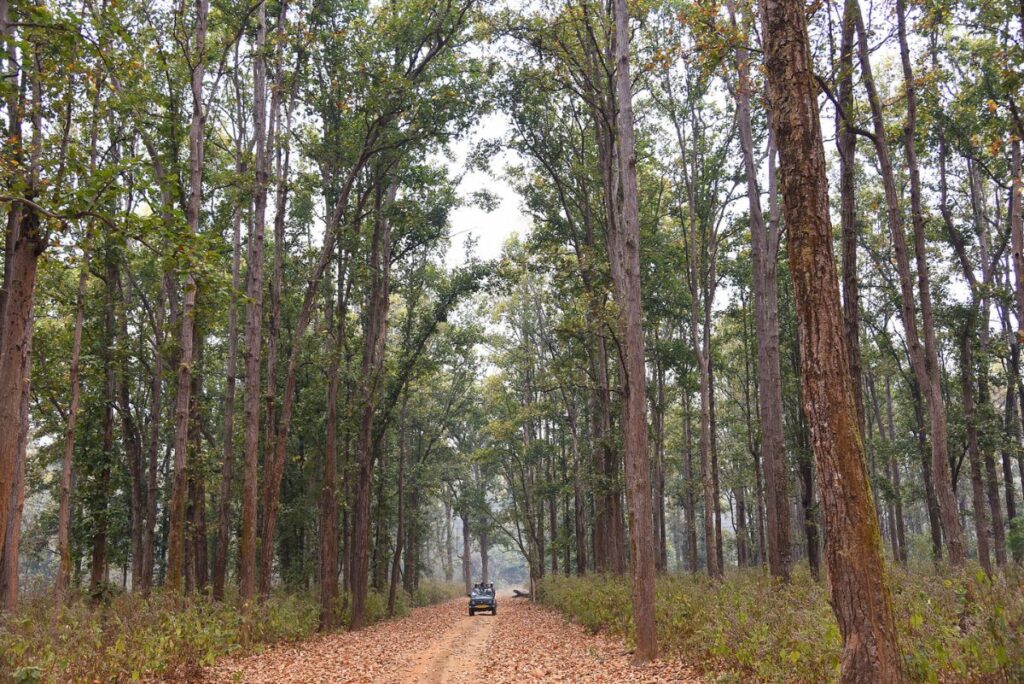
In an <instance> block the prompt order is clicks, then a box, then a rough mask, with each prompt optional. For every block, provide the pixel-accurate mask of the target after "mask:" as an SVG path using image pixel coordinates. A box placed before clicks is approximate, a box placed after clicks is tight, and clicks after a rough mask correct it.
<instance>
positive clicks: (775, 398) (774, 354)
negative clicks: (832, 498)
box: [730, 3, 791, 581]
mask: <svg viewBox="0 0 1024 684" xmlns="http://www.w3.org/2000/svg"><path fill="white" fill-rule="evenodd" d="M731 4H732V3H730V5H731ZM730 14H732V15H733V16H732V23H733V25H734V26H735V25H736V17H735V13H734V11H733V8H732V6H730ZM736 62H737V65H738V72H739V77H738V81H737V83H736V90H735V98H736V127H737V131H738V133H739V138H740V148H741V150H742V153H743V169H744V173H745V174H746V180H747V198H748V201H749V204H750V235H751V244H752V252H753V255H752V261H753V266H754V307H755V309H756V313H757V315H756V326H757V390H758V391H757V399H758V416H759V417H760V423H761V444H760V455H761V456H762V457H763V458H764V468H765V484H766V485H767V490H768V491H767V498H766V504H767V511H766V513H767V518H768V519H767V527H768V539H767V544H768V569H769V572H770V573H771V575H772V576H773V577H778V578H779V579H781V580H783V581H788V580H789V571H790V563H791V559H790V540H789V495H788V492H787V491H786V490H787V480H788V478H787V477H786V454H785V445H784V442H783V436H782V405H783V404H782V370H781V367H780V363H779V312H778V309H779V285H778V278H777V270H776V263H777V261H778V249H779V226H778V222H777V221H771V222H769V223H768V224H766V223H765V220H764V213H763V212H762V210H761V190H760V187H759V185H758V182H757V167H756V165H755V163H754V135H753V126H752V124H751V115H750V89H751V84H750V66H749V65H750V60H749V53H748V50H747V46H746V41H745V40H744V42H743V44H742V45H741V47H738V48H737V50H736ZM769 154H771V153H769ZM773 190H774V188H773Z"/></svg>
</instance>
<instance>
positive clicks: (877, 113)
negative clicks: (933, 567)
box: [855, 7, 966, 565]
mask: <svg viewBox="0 0 1024 684" xmlns="http://www.w3.org/2000/svg"><path fill="white" fill-rule="evenodd" d="M855 21H856V27H857V36H858V49H859V53H860V64H861V71H862V73H863V80H864V86H865V88H866V89H867V92H868V101H869V103H870V105H871V118H872V122H873V124H874V143H875V151H876V153H877V156H878V165H879V169H880V171H881V175H882V184H883V187H884V190H885V200H886V209H887V212H886V213H887V220H888V224H889V232H890V236H891V238H892V246H893V256H894V258H895V261H896V271H897V274H898V276H899V283H900V294H901V307H900V319H901V321H902V322H903V328H904V332H905V335H906V340H907V349H908V352H909V355H910V362H911V365H912V366H913V369H914V375H915V376H916V378H917V382H918V384H919V385H920V387H921V391H922V393H923V396H924V397H925V398H926V399H927V405H928V415H929V419H930V423H931V447H932V459H931V474H932V479H933V486H934V488H935V494H936V498H937V501H938V507H939V516H940V520H941V523H942V531H943V534H944V535H945V538H946V544H947V545H948V547H949V559H950V562H951V563H953V565H962V564H963V562H964V560H965V558H966V556H965V553H964V544H963V531H962V528H961V525H960V516H959V512H958V511H957V502H956V496H955V493H954V491H953V485H952V482H951V480H950V474H949V458H948V453H949V451H948V450H949V445H948V437H947V428H946V408H945V404H944V399H943V396H942V382H941V377H940V376H941V367H940V366H939V362H938V351H937V348H936V347H937V344H936V341H935V326H934V322H933V320H932V309H931V290H930V285H929V283H928V264H927V255H926V254H925V251H924V225H923V224H924V221H923V216H922V215H921V207H920V197H919V196H917V197H916V200H915V198H914V195H915V192H917V193H919V191H920V188H919V186H918V187H917V189H916V190H915V188H914V183H913V182H912V184H911V185H912V187H911V195H912V198H911V199H912V202H916V205H915V207H914V208H913V214H914V217H913V224H914V247H915V255H916V258H917V271H918V289H919V294H920V298H921V318H922V327H923V330H924V346H923V347H922V345H921V340H920V337H919V336H918V328H917V307H916V305H915V301H914V285H913V282H912V280H911V272H910V261H909V259H908V256H907V247H906V231H905V230H904V221H903V215H902V213H901V210H900V206H899V194H898V191H897V187H896V180H895V175H894V173H893V168H892V161H891V158H890V156H889V148H888V146H887V145H886V142H885V141H886V138H885V122H884V119H883V115H882V105H881V100H880V99H879V96H878V92H877V90H876V89H875V82H874V76H873V75H872V71H871V60H870V57H869V48H868V36H867V31H866V30H865V29H864V19H863V16H862V15H861V13H860V9H859V7H858V8H857V12H856V18H855ZM901 22H902V19H901ZM911 89H912V88H911ZM908 104H909V103H908ZM908 118H909V117H908ZM906 130H908V131H910V132H909V133H906V137H908V138H909V139H910V140H911V141H913V129H912V127H908V128H907V129H906ZM912 150H913V143H912V142H911V144H910V146H909V151H908V154H909V153H910V152H912ZM908 166H909V167H910V172H911V175H912V176H914V175H916V173H917V164H916V157H915V158H914V159H913V160H911V159H910V158H908Z"/></svg>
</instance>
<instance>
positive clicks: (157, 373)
mask: <svg viewBox="0 0 1024 684" xmlns="http://www.w3.org/2000/svg"><path fill="white" fill-rule="evenodd" d="M166 284H167V278H165V279H164V281H163V285H162V286H161V289H160V296H159V298H158V301H157V305H156V311H155V315H154V328H153V376H152V378H151V379H150V393H149V418H148V420H149V445H148V447H147V461H148V462H147V467H146V529H145V530H144V532H143V548H142V582H143V586H142V587H140V589H141V591H142V594H143V595H148V593H149V590H150V588H151V587H152V586H153V568H154V565H155V560H156V513H157V499H158V498H159V496H158V495H159V489H158V487H157V470H158V468H157V462H158V458H159V451H160V424H161V421H162V418H163V384H164V380H163V374H164V357H163V351H162V346H163V341H164V332H163V324H164V302H165V300H166V298H167V294H168V290H167V288H166Z"/></svg>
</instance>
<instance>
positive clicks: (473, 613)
mask: <svg viewBox="0 0 1024 684" xmlns="http://www.w3.org/2000/svg"><path fill="white" fill-rule="evenodd" d="M474 615H476V611H475V610H473V609H472V608H470V609H469V617H473V616H474Z"/></svg>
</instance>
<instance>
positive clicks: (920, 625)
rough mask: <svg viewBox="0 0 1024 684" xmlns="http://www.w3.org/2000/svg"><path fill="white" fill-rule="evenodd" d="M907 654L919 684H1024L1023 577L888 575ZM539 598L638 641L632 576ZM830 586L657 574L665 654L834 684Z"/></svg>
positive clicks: (550, 584)
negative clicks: (970, 683)
mask: <svg viewBox="0 0 1024 684" xmlns="http://www.w3.org/2000/svg"><path fill="white" fill-rule="evenodd" d="M890 585H891V587H892V591H893V596H894V601H895V608H896V618H897V624H898V627H899V630H900V639H901V648H902V651H903V653H904V658H905V660H906V667H907V672H908V674H909V675H910V678H911V679H912V680H913V681H920V682H937V681H950V682H953V681H955V682H962V681H1024V579H1022V576H1021V575H1020V573H1019V571H1014V570H1011V571H1010V572H1009V574H1008V575H1007V576H1006V577H1001V578H998V579H996V580H995V581H990V580H989V579H988V578H987V577H986V576H985V575H984V574H983V573H976V572H973V571H971V572H967V571H964V572H958V573H954V574H950V575H948V576H939V575H936V574H934V573H931V572H928V573H922V572H919V571H918V572H910V571H905V570H894V571H893V572H892V574H891V576H890ZM539 597H540V600H541V601H543V602H544V603H545V604H547V605H549V606H551V607H553V608H555V609H557V610H559V611H561V612H563V613H565V614H566V615H568V616H570V617H571V618H572V619H573V620H575V621H576V622H579V623H580V624H582V625H584V626H585V627H587V628H588V629H591V630H594V631H597V630H608V631H610V632H614V633H617V634H622V635H624V636H626V637H627V638H629V639H632V607H631V604H630V593H629V584H628V580H627V579H626V578H622V577H609V576H591V577H586V578H567V577H561V576H552V577H548V578H546V579H545V580H544V581H543V583H542V584H541V589H540V592H539ZM827 598H828V597H827V594H826V587H825V584H824V583H821V584H819V583H816V582H814V581H813V580H812V579H811V578H810V576H809V574H808V572H807V571H806V569H798V570H797V571H796V572H795V573H794V577H793V581H792V583H791V584H789V585H779V584H777V583H776V582H774V581H773V580H771V579H770V578H769V577H767V576H765V575H764V574H763V573H761V572H758V571H744V572H739V573H733V574H731V575H730V576H729V577H728V578H727V579H726V580H724V581H721V582H719V581H712V580H709V579H708V578H706V577H705V576H703V575H668V576H663V577H659V578H658V584H657V590H656V595H655V610H656V615H657V622H658V637H659V640H660V644H661V646H662V648H663V649H665V650H666V651H669V652H676V653H681V654H684V655H685V657H686V658H687V659H688V660H690V661H692V662H693V663H695V664H700V663H707V664H708V667H709V669H712V670H719V671H728V672H731V674H726V675H724V680H725V681H731V679H730V678H733V677H735V678H737V679H736V681H749V680H750V679H751V678H754V679H758V680H762V681H771V682H782V681H787V682H824V681H834V680H835V679H836V677H837V674H838V670H839V656H840V650H841V639H840V635H839V629H838V626H837V625H836V622H835V618H834V617H833V615H832V611H831V608H830V607H829V604H828V600H827Z"/></svg>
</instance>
